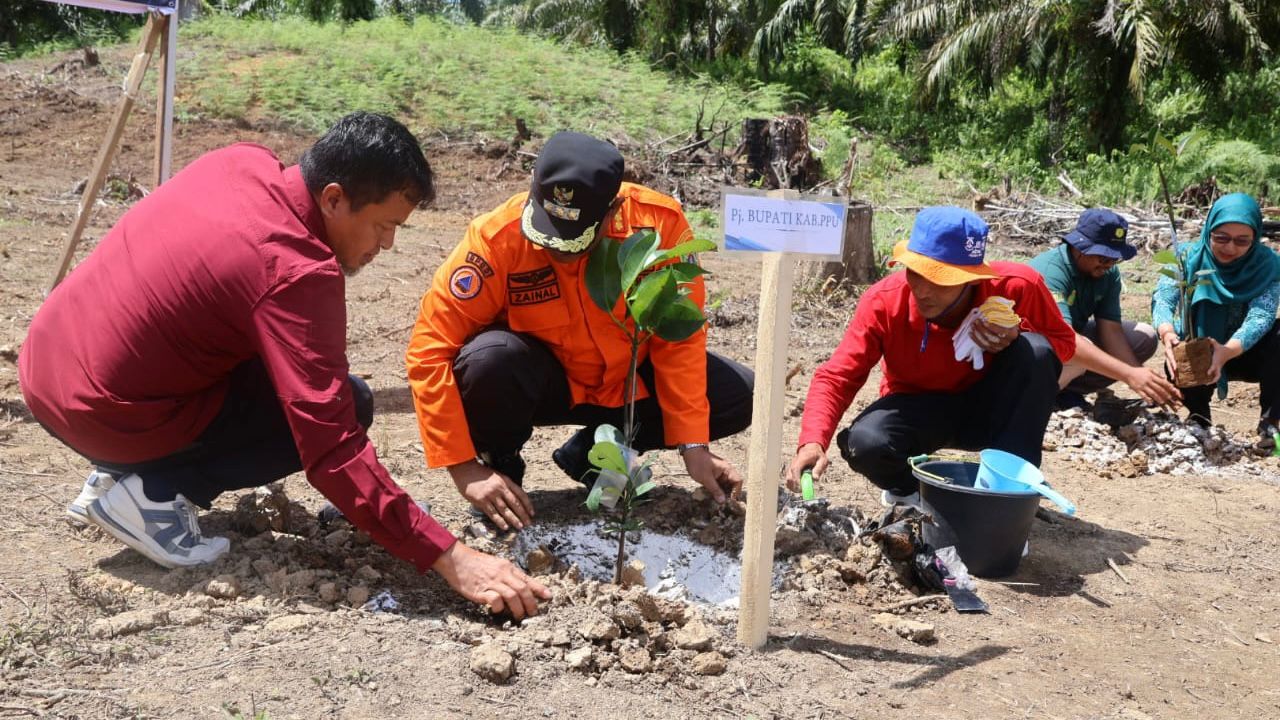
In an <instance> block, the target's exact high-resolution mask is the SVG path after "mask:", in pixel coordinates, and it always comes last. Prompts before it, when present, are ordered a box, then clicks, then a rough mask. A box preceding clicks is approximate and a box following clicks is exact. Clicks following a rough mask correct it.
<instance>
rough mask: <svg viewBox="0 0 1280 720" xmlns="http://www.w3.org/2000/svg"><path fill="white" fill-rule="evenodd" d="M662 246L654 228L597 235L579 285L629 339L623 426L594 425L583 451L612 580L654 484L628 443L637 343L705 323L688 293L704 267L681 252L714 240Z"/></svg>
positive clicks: (678, 336) (708, 246)
mask: <svg viewBox="0 0 1280 720" xmlns="http://www.w3.org/2000/svg"><path fill="white" fill-rule="evenodd" d="M661 244H662V243H661V238H660V237H659V236H658V233H657V232H655V231H654V230H652V229H643V230H639V231H637V232H636V233H635V234H633V235H631V236H630V237H628V238H627V239H626V240H625V241H623V242H621V243H619V242H614V241H612V240H609V239H607V238H606V239H603V240H601V241H600V242H598V243H596V245H595V247H594V248H593V249H592V250H591V256H590V257H589V258H588V259H587V276H586V285H587V292H588V293H589V294H590V295H591V300H592V302H594V303H595V304H596V306H597V307H599V308H600V309H602V310H604V311H605V312H606V313H608V314H609V317H611V318H612V319H613V322H614V324H616V325H617V326H618V327H619V328H620V329H621V330H622V332H623V333H625V334H626V336H627V338H628V340H629V341H630V344H631V364H630V366H629V367H628V368H627V383H626V387H625V388H624V393H625V395H624V399H625V405H624V410H623V429H622V430H621V431H619V430H618V428H616V427H614V426H612V425H607V424H605V425H601V426H600V427H598V428H596V432H595V444H594V445H593V446H592V447H591V450H590V452H589V453H588V455H587V459H588V460H589V461H590V462H591V464H592V465H594V466H595V467H596V468H598V469H597V471H596V472H597V478H596V482H595V485H594V486H593V487H592V488H591V492H590V493H589V494H588V495H587V501H586V504H587V507H588V508H589V509H590V510H591V511H592V512H600V511H601V508H603V509H604V511H605V512H606V513H607V517H606V520H605V534H606V535H616V536H617V538H618V557H617V560H616V562H615V564H614V571H613V581H614V582H615V583H618V584H621V583H622V567H623V565H624V564H625V563H626V557H627V533H629V532H634V531H636V530H639V529H641V528H642V527H643V526H644V523H643V521H641V520H640V519H638V518H636V517H635V509H636V508H637V507H639V505H640V504H641V503H643V502H644V498H645V495H646V494H648V493H649V492H650V491H651V490H653V488H654V482H653V479H652V478H653V470H652V469H651V468H650V467H649V461H648V460H644V461H641V459H640V454H639V453H638V452H636V451H635V450H634V449H632V448H633V446H634V444H635V439H636V432H637V430H638V428H637V427H636V422H635V405H636V384H637V383H636V369H637V366H638V364H639V358H640V348H641V347H642V346H643V345H644V343H645V342H646V341H648V340H649V338H652V337H657V338H660V339H662V340H665V341H667V342H679V341H681V340H684V339H686V338H688V337H690V336H692V335H693V334H694V333H696V332H698V331H699V330H701V329H702V326H703V325H704V324H705V323H706V321H707V319H706V316H705V315H703V313H702V310H701V309H699V308H698V306H697V304H696V303H694V302H693V300H691V299H690V298H689V293H690V292H691V291H692V284H693V282H694V281H695V280H696V279H697V278H698V277H699V276H700V275H703V274H704V273H705V271H704V270H703V269H702V268H701V267H699V266H698V264H697V263H695V262H692V261H691V260H688V259H686V258H687V257H690V256H692V255H693V254H694V253H698V252H704V251H710V250H714V249H715V247H716V245H715V243H713V242H711V241H710V240H698V239H694V240H689V241H687V242H683V243H680V244H678V245H676V246H675V247H673V248H670V249H666V250H664V249H662V247H661Z"/></svg>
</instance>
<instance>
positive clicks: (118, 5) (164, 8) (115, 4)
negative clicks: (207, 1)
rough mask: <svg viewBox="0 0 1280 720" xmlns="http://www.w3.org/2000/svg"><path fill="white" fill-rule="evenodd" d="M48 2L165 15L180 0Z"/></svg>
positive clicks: (173, 8)
mask: <svg viewBox="0 0 1280 720" xmlns="http://www.w3.org/2000/svg"><path fill="white" fill-rule="evenodd" d="M48 2H53V3H58V4H61V5H79V6H80V7H86V8H92V9H94V10H111V11H113V12H122V13H144V12H147V11H154V12H158V13H161V14H164V15H171V14H173V13H174V12H175V11H176V10H177V8H178V0H48Z"/></svg>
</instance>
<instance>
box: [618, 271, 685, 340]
mask: <svg viewBox="0 0 1280 720" xmlns="http://www.w3.org/2000/svg"><path fill="white" fill-rule="evenodd" d="M677 296H678V293H677V289H676V276H675V274H674V273H670V272H668V271H667V270H666V269H665V268H664V269H662V270H658V271H655V272H652V273H650V274H649V275H648V277H646V278H645V279H644V280H641V281H640V287H638V288H636V291H635V293H634V294H632V295H631V296H630V297H628V298H627V305H628V308H629V309H630V310H631V317H633V318H635V321H636V325H637V326H639V327H642V328H646V329H647V328H651V327H653V325H654V324H655V321H656V320H657V319H658V318H659V317H661V316H662V315H663V312H664V311H665V310H666V309H667V307H668V306H669V305H670V304H671V303H672V302H674V301H675V300H676V299H677Z"/></svg>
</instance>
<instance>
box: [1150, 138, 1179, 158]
mask: <svg viewBox="0 0 1280 720" xmlns="http://www.w3.org/2000/svg"><path fill="white" fill-rule="evenodd" d="M1154 142H1155V144H1156V145H1159V146H1160V147H1161V148H1164V150H1165V151H1166V152H1168V153H1169V154H1170V155H1172V156H1173V157H1175V158H1176V157H1178V148H1176V147H1174V146H1173V143H1171V142H1169V140H1168V138H1166V137H1165V136H1163V135H1156V137H1155V141H1154Z"/></svg>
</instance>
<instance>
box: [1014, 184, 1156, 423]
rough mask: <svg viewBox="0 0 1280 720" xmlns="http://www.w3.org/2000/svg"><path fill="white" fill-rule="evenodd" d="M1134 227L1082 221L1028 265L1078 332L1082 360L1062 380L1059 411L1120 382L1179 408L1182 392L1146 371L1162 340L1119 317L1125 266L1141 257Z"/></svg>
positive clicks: (1108, 220)
mask: <svg viewBox="0 0 1280 720" xmlns="http://www.w3.org/2000/svg"><path fill="white" fill-rule="evenodd" d="M1128 232H1129V223H1128V222H1126V221H1125V219H1124V218H1123V217H1121V216H1119V215H1117V214H1116V213H1114V212H1112V211H1110V210H1106V209H1103V208H1091V209H1089V210H1085V211H1084V212H1083V213H1081V214H1080V218H1079V220H1077V222H1076V228H1075V229H1074V230H1072V231H1071V232H1070V233H1068V234H1067V235H1066V237H1065V238H1063V239H1064V240H1065V242H1063V243H1062V244H1061V245H1059V246H1058V247H1055V248H1053V249H1051V250H1046V251H1044V252H1043V253H1040V255H1038V256H1036V257H1035V258H1034V259H1032V261H1031V262H1030V265H1031V267H1033V268H1035V269H1036V270H1037V271H1038V272H1039V273H1040V274H1041V275H1043V276H1044V282H1045V284H1046V285H1048V286H1049V291H1050V292H1052V293H1053V297H1054V299H1055V300H1057V301H1058V308H1059V309H1060V310H1061V311H1062V316H1063V318H1065V319H1066V321H1067V322H1068V323H1070V325H1071V328H1072V329H1073V330H1075V331H1076V354H1075V356H1074V357H1072V358H1071V361H1070V362H1068V363H1066V364H1065V365H1063V367H1062V375H1061V376H1060V377H1059V379H1058V387H1059V388H1060V389H1061V392H1059V394H1058V406H1059V407H1064V408H1065V407H1078V406H1082V405H1084V396H1085V395H1086V394H1088V393H1091V392H1097V391H1098V390H1101V389H1103V388H1105V387H1107V386H1108V385H1110V384H1111V383H1113V382H1115V381H1116V380H1120V381H1121V382H1123V383H1124V384H1126V385H1128V386H1129V387H1130V388H1131V389H1132V390H1133V391H1134V392H1135V393H1137V394H1138V396H1139V397H1141V398H1142V399H1143V400H1145V401H1147V402H1148V403H1151V404H1152V405H1161V406H1165V407H1172V406H1175V405H1177V404H1178V401H1179V399H1180V395H1179V393H1178V389H1177V388H1175V387H1174V386H1173V384H1172V383H1170V382H1169V381H1168V380H1166V379H1165V378H1164V377H1163V376H1161V375H1159V374H1157V373H1156V372H1153V371H1152V370H1149V369H1147V368H1145V367H1143V366H1142V363H1143V362H1145V361H1146V360H1147V359H1148V358H1150V357H1151V356H1152V354H1154V353H1155V350H1156V346H1157V345H1158V343H1157V342H1156V332H1155V329H1154V328H1152V327H1151V326H1150V325H1148V324H1147V323H1137V322H1133V321H1126V320H1124V319H1123V318H1122V317H1121V314H1120V288H1121V280H1120V270H1119V269H1118V268H1117V267H1116V265H1117V264H1118V263H1119V262H1120V261H1121V260H1128V259H1130V258H1132V257H1133V256H1134V255H1135V254H1136V253H1137V252H1138V251H1137V248H1135V247H1133V246H1132V245H1130V244H1129V243H1128V242H1127V241H1126V239H1125V236H1126V235H1128Z"/></svg>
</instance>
